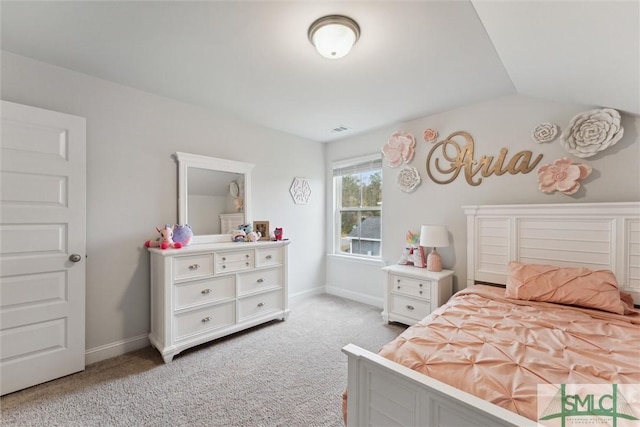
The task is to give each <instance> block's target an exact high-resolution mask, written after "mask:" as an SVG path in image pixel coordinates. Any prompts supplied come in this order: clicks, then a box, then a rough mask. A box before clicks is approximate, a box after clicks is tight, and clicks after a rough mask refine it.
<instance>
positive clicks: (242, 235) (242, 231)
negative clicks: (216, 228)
mask: <svg viewBox="0 0 640 427" xmlns="http://www.w3.org/2000/svg"><path fill="white" fill-rule="evenodd" d="M260 237H262V233H260V232H259V231H253V225H251V224H240V225H239V226H238V229H237V230H234V231H233V234H232V237H231V240H233V241H234V242H255V241H257V240H259V239H260Z"/></svg>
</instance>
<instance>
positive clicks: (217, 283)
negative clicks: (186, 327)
mask: <svg viewBox="0 0 640 427" xmlns="http://www.w3.org/2000/svg"><path fill="white" fill-rule="evenodd" d="M233 279H234V277H233V276H232V275H229V276H224V277H219V278H216V279H213V278H212V279H208V280H199V281H197V282H186V283H179V284H176V285H175V296H176V304H175V309H176V310H180V309H183V308H185V307H190V306H195V305H201V304H207V303H212V302H216V301H221V300H224V299H228V298H234V297H235V296H236V290H235V286H234V280H233Z"/></svg>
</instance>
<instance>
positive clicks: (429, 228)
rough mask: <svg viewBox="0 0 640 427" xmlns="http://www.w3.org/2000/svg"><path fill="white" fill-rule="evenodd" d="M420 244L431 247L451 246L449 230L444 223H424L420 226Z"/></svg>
mask: <svg viewBox="0 0 640 427" xmlns="http://www.w3.org/2000/svg"><path fill="white" fill-rule="evenodd" d="M420 246H426V247H430V248H435V247H440V248H442V247H446V246H449V232H448V231H447V227H445V226H444V225H423V226H422V227H420Z"/></svg>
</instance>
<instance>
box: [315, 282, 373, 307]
mask: <svg viewBox="0 0 640 427" xmlns="http://www.w3.org/2000/svg"><path fill="white" fill-rule="evenodd" d="M324 290H325V292H326V293H328V294H331V295H337V296H339V297H342V298H347V299H351V300H354V301H358V302H361V303H363V304H368V305H372V306H374V307H379V308H382V307H384V301H383V299H382V298H376V297H372V296H371V295H367V294H362V293H360V292H353V291H347V290H345V289H342V288H336V287H334V286H325V288H324Z"/></svg>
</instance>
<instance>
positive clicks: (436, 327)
mask: <svg viewBox="0 0 640 427" xmlns="http://www.w3.org/2000/svg"><path fill="white" fill-rule="evenodd" d="M504 294H505V290H504V289H503V288H496V287H491V286H482V285H477V286H473V287H471V288H467V289H465V290H463V291H461V292H459V293H458V294H456V296H454V297H453V298H452V299H451V300H450V301H449V302H448V303H447V304H446V305H445V306H443V307H441V308H439V309H438V310H436V311H435V312H433V313H432V314H431V315H430V316H428V317H426V318H425V319H424V320H422V321H421V322H420V323H418V324H417V325H414V326H412V327H410V328H409V329H407V330H406V331H405V332H404V333H402V334H401V335H400V336H399V337H398V338H396V339H395V340H394V341H392V342H390V343H388V344H387V345H385V346H384V347H383V348H382V350H381V351H380V354H381V355H382V356H384V357H386V358H387V359H390V360H393V361H395V362H398V363H400V364H402V365H404V366H407V367H409V368H411V369H414V370H416V371H419V372H422V373H424V374H426V375H428V376H430V377H433V378H435V379H437V380H440V381H442V382H445V383H447V384H450V385H452V386H454V387H456V388H459V389H461V390H464V391H466V392H468V393H471V394H474V395H476V396H478V397H480V398H482V399H484V400H487V401H489V402H492V403H494V404H496V405H499V406H502V407H504V408H506V409H509V410H511V411H513V412H516V413H518V414H520V415H522V416H524V417H527V418H529V419H531V420H537V408H536V406H537V399H536V392H537V384H543V383H548V384H563V383H564V384H595V383H616V384H624V383H640V312H635V313H633V314H630V315H626V316H622V315H618V314H612V313H607V312H604V311H598V310H590V309H581V308H574V307H569V306H563V305H558V304H551V303H544V302H531V301H520V300H514V299H507V298H505V297H504Z"/></svg>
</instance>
